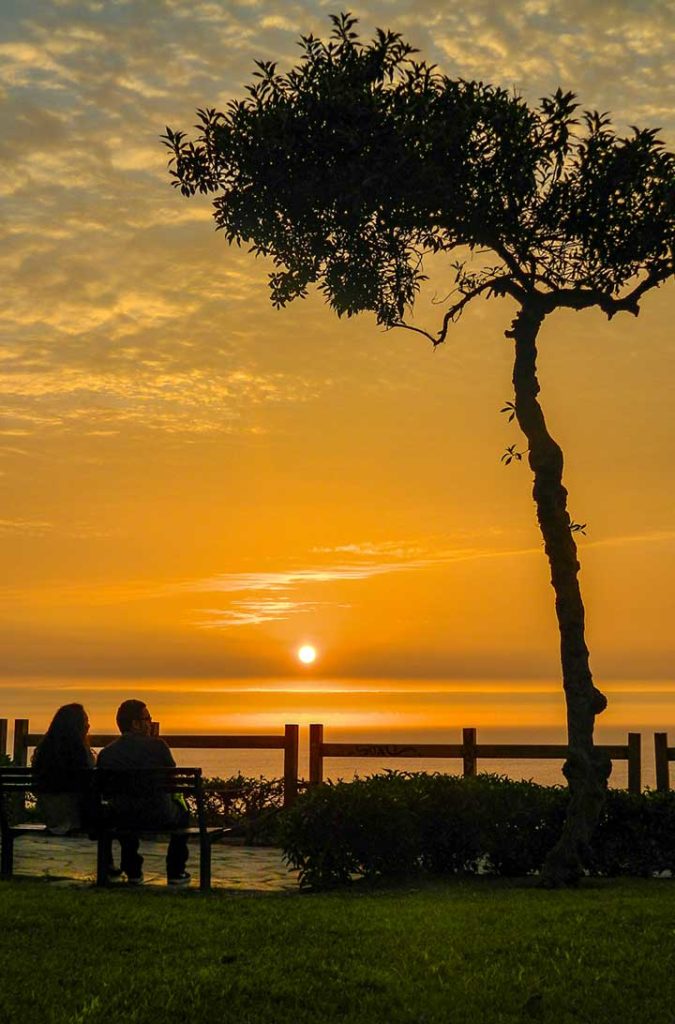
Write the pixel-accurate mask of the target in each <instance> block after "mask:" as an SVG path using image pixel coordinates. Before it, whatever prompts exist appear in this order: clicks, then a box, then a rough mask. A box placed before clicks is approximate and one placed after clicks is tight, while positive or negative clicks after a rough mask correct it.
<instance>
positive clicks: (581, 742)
mask: <svg viewBox="0 0 675 1024" xmlns="http://www.w3.org/2000/svg"><path fill="white" fill-rule="evenodd" d="M544 316H545V312H544V310H543V309H542V308H541V307H540V306H539V305H538V304H536V303H535V302H531V303H527V304H525V305H524V306H523V307H522V308H521V310H520V312H519V313H518V315H517V317H516V319H515V320H514V321H513V325H512V330H511V331H509V332H508V336H509V337H512V338H514V340H515V348H516V352H515V364H514V370H513V386H514V390H515V407H516V418H517V420H518V423H519V425H520V428H521V430H522V431H523V433H524V434H525V436H526V437H527V440H528V445H529V463H530V467H531V469H532V472H533V473H534V488H533V492H532V493H533V497H534V501H535V504H536V507H537V519H538V521H539V527H540V529H541V533H542V536H543V538H544V548H545V550H546V555H547V557H548V561H549V565H550V567H551V583H552V585H553V589H554V591H555V608H556V615H557V617H558V626H559V629H560V656H561V661H562V672H563V687H564V690H565V700H566V704H567V741H568V755H567V760H566V762H565V765H564V767H563V773H564V775H565V777H566V779H567V782H568V785H569V790H570V803H569V808H568V812H567V818H566V820H565V824H564V827H563V831H562V835H561V837H560V839H559V841H558V842H557V843H556V845H555V846H554V848H553V849H552V850H551V852H550V853H549V855H548V857H547V858H546V862H545V864H544V869H543V875H542V881H543V883H544V884H545V885H549V886H557V885H570V884H575V883H576V882H578V880H579V878H580V877H581V876H582V874H583V867H584V863H585V862H586V861H587V852H588V844H589V840H590V838H591V835H592V832H593V829H594V828H595V825H596V823H597V821H598V817H599V815H600V811H601V810H602V805H603V802H604V799H605V794H606V791H607V780H608V778H609V775H610V772H611V770H612V766H611V761H610V759H609V758H608V757H607V756H606V755H605V754H603V753H602V752H601V751H599V750H597V748H596V747H594V745H593V727H594V724H595V716H596V715H597V714H599V713H600V712H601V711H604V709H605V708H606V706H607V698H606V697H605V696H604V694H602V693H601V692H600V691H599V690H598V689H597V688H596V687H595V686H594V685H593V677H592V675H591V670H590V667H589V662H588V648H587V647H586V641H585V639H584V605H583V602H582V600H581V591H580V589H579V581H578V572H579V568H580V567H579V562H578V560H577V548H576V544H575V542H574V536H573V534H572V531H571V530H570V517H569V514H568V512H567V491H566V490H565V488H564V487H563V484H562V473H563V455H562V451H561V449H560V447H559V445H557V444H556V442H555V441H554V440H553V438H552V437H551V435H550V434H549V432H548V430H547V428H546V421H545V420H544V414H543V412H542V410H541V407H540V405H539V402H538V401H537V395H538V393H539V382H538V381H537V365H536V364H537V346H536V341H537V335H538V333H539V328H540V326H541V324H542V323H543V320H544Z"/></svg>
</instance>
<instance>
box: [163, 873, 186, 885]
mask: <svg viewBox="0 0 675 1024" xmlns="http://www.w3.org/2000/svg"><path fill="white" fill-rule="evenodd" d="M191 879H192V875H191V874H190V872H189V871H183V873H182V874H180V875H176V877H175V878H167V880H166V884H167V885H189V884H190V881H191Z"/></svg>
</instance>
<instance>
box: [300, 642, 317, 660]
mask: <svg viewBox="0 0 675 1024" xmlns="http://www.w3.org/2000/svg"><path fill="white" fill-rule="evenodd" d="M298 658H299V660H300V661H301V662H302V664H303V665H311V664H312V663H313V662H315V661H316V647H312V645H311V644H303V645H302V647H300V648H299V649H298Z"/></svg>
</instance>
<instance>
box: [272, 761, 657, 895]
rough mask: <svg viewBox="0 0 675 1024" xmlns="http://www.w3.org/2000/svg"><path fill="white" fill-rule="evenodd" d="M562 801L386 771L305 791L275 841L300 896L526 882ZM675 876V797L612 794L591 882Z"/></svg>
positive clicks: (549, 792)
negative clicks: (381, 885) (351, 887)
mask: <svg viewBox="0 0 675 1024" xmlns="http://www.w3.org/2000/svg"><path fill="white" fill-rule="evenodd" d="M567 801H568V792H567V789H566V788H565V787H563V786H540V785H537V784H536V783H534V782H525V781H523V782H517V781H514V780H512V779H508V778H506V777H503V776H498V775H488V774H482V775H478V776H476V777H473V778H461V777H458V776H452V775H442V774H425V773H411V772H396V771H387V772H385V773H384V774H380V775H372V776H368V777H367V778H364V779H356V780H354V781H353V782H338V783H335V784H332V783H327V784H325V785H322V786H317V787H314V788H312V789H310V790H308V791H307V792H306V793H305V794H304V795H303V796H301V797H300V798H299V799H298V801H297V803H296V804H295V806H294V807H292V808H291V809H290V810H288V811H287V812H285V813H284V815H283V818H282V823H281V842H282V846H283V849H284V856H285V858H286V860H287V862H288V863H289V864H290V865H291V866H292V867H294V868H296V869H297V870H298V871H299V873H300V884H301V886H303V887H312V888H327V887H330V886H333V885H336V884H342V883H345V882H348V881H350V880H352V879H354V878H359V877H362V878H367V879H371V880H373V879H376V878H393V877H397V876H398V877H400V876H401V875H412V874H415V873H416V872H419V871H427V872H431V873H434V874H457V873H461V872H468V873H472V874H475V873H477V872H479V871H481V872H486V873H492V874H495V875H501V876H515V875H528V874H533V873H535V872H537V871H539V870H540V868H541V866H542V863H543V861H544V857H545V855H546V853H547V852H548V851H549V850H550V849H551V847H552V846H553V844H554V842H555V840H556V839H557V837H558V835H559V834H560V830H561V828H562V824H563V821H564V817H565V811H566V808H567ZM674 867H675V794H658V793H652V792H649V791H648V792H646V793H644V794H643V795H642V796H632V795H630V794H628V793H624V792H622V791H617V790H610V792H609V794H608V798H607V802H606V805H605V808H604V811H603V815H602V819H601V821H600V823H599V825H598V828H597V831H596V834H595V837H594V840H593V849H592V867H591V870H592V871H593V873H595V874H600V875H614V874H629V875H651V874H652V873H654V872H656V871H663V870H666V869H671V870H672V869H673V868H674Z"/></svg>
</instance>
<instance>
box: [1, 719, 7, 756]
mask: <svg viewBox="0 0 675 1024" xmlns="http://www.w3.org/2000/svg"><path fill="white" fill-rule="evenodd" d="M6 753H7V719H6V718H0V757H4V755H5V754H6Z"/></svg>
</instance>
